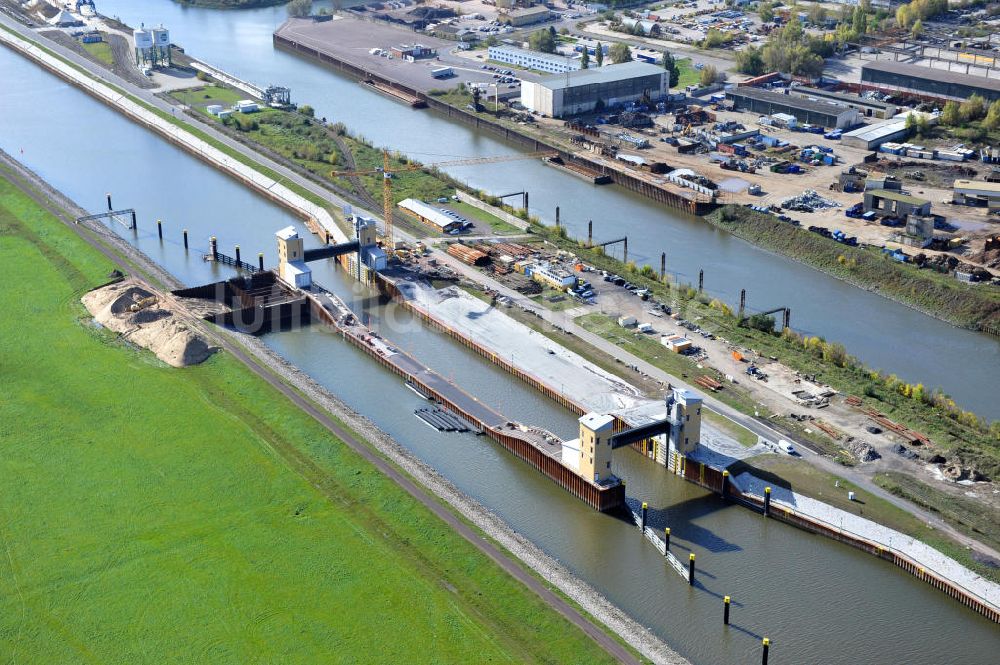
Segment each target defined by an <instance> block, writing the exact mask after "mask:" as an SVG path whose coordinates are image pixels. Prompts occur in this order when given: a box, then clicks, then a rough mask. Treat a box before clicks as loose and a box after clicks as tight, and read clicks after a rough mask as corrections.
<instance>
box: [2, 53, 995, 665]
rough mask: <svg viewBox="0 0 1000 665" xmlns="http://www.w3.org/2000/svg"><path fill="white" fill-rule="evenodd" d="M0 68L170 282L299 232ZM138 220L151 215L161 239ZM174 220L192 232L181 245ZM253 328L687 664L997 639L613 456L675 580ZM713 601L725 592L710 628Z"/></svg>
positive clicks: (10, 148) (467, 439) (433, 348)
mask: <svg viewBox="0 0 1000 665" xmlns="http://www.w3.org/2000/svg"><path fill="white" fill-rule="evenodd" d="M0 71H3V72H4V76H5V81H6V82H7V83H8V88H7V89H8V94H5V95H4V96H2V97H0V118H3V123H2V124H0V147H2V148H3V149H4V150H6V151H7V152H9V153H11V154H13V155H17V156H19V157H20V158H21V159H22V160H23V161H24V162H25V163H26V164H27V165H28V166H29V167H30V168H32V169H34V170H35V171H37V172H38V173H39V174H40V175H42V176H43V177H44V178H46V179H47V180H48V181H49V182H51V183H52V184H53V185H54V186H56V187H58V188H59V189H61V190H62V191H64V192H66V193H67V194H68V195H69V196H70V197H72V198H74V199H75V200H77V201H78V202H80V203H81V204H82V205H84V206H86V207H88V208H89V209H92V210H100V209H102V208H103V207H104V193H105V192H108V191H110V192H112V193H113V195H114V200H115V204H116V206H121V207H125V206H130V207H135V208H136V209H137V210H139V212H140V214H139V224H140V229H139V231H138V232H137V233H135V234H133V233H132V232H130V231H127V230H125V229H123V228H118V230H119V232H120V233H121V234H122V236H123V237H125V238H127V239H129V240H130V241H131V242H133V243H134V244H135V245H136V246H138V247H139V248H141V249H142V250H144V251H145V252H146V253H148V254H149V255H151V256H153V257H154V258H155V259H156V260H158V261H160V262H161V263H162V264H163V265H164V266H165V267H167V268H168V269H169V270H170V271H172V272H173V273H174V274H176V275H177V276H178V277H179V278H181V279H182V280H183V281H184V282H185V283H187V284H197V283H202V282H205V281H208V280H213V279H220V278H225V277H229V276H231V275H232V273H231V272H229V271H227V270H225V269H223V268H221V267H219V266H214V265H211V264H206V263H205V262H204V261H202V259H201V251H203V250H204V249H205V248H206V247H207V238H208V237H209V236H210V235H217V236H218V237H219V239H220V247H221V248H222V249H227V248H230V247H231V246H232V245H233V244H235V243H237V242H239V243H240V244H241V245H242V247H243V249H244V251H245V252H247V253H248V254H253V253H256V252H257V251H259V250H263V251H265V253H266V254H267V261H268V262H269V263H271V264H273V263H274V260H275V257H274V253H273V245H274V236H273V233H274V231H275V229H277V228H280V227H282V226H285V225H287V224H294V225H296V226H297V227H299V229H300V232H301V233H303V235H305V236H306V237H307V238H309V242H310V243H314V241H313V240H312V238H311V236H310V235H309V234H308V232H306V231H305V229H303V228H302V226H301V225H300V224H299V223H298V222H297V220H295V219H294V218H293V217H292V216H291V215H289V214H287V213H286V212H284V211H283V210H281V209H279V208H277V207H275V206H273V205H272V204H270V203H269V202H267V201H264V200H263V199H261V198H259V197H257V196H255V195H253V194H252V193H250V192H249V191H248V190H246V189H245V188H244V187H243V186H241V185H239V184H237V183H235V182H234V181H232V180H230V179H227V178H226V177H224V176H221V175H219V174H217V173H216V172H215V171H214V170H212V169H211V168H210V167H208V166H206V165H204V164H202V163H201V162H199V161H197V160H196V159H194V158H193V157H190V156H188V155H186V154H184V153H183V152H181V151H179V150H178V149H176V148H174V147H173V146H171V145H169V144H167V143H165V142H163V141H162V140H160V139H159V138H157V137H156V136H154V135H152V134H150V133H148V132H146V131H145V130H143V129H141V128H139V127H137V126H135V125H133V124H132V123H130V122H129V121H127V120H125V119H124V118H122V117H121V116H119V115H118V114H116V113H115V112H113V111H111V110H110V109H107V108H105V107H104V106H103V105H101V104H99V103H98V102H96V101H94V100H92V99H90V98H89V97H87V96H85V95H84V94H83V93H81V92H79V91H77V90H75V89H73V88H70V87H68V86H66V85H65V84H63V83H61V82H59V81H57V80H56V79H54V78H53V77H51V76H50V75H49V74H47V73H45V72H43V71H42V70H40V69H38V68H36V67H35V66H34V65H32V64H30V63H28V62H27V61H25V60H23V59H21V58H20V57H19V56H17V55H14V54H12V53H10V52H9V51H7V50H5V49H0ZM22 148H23V150H24V152H23V154H22V153H21V150H22ZM154 216H155V217H161V218H163V219H164V220H165V226H166V240H165V241H164V243H162V244H161V243H160V242H159V241H158V240H157V238H156V234H155V228H154V223H155V221H154ZM182 227H186V228H188V229H189V230H190V231H191V235H192V240H193V245H192V249H191V251H190V252H188V253H185V252H184V250H183V247H182V246H181V244H180V242H179V239H180V228H182ZM316 277H317V280H318V281H320V282H322V283H323V284H324V285H326V286H328V287H330V288H331V289H333V290H335V291H337V292H339V293H341V294H344V295H345V296H348V297H349V298H350V299H351V300H352V302H354V303H355V305H356V306H359V307H360V306H363V304H364V303H366V302H371V299H370V298H367V299H366V296H370V295H371V294H365V293H363V292H357V291H356V289H357V286H356V285H354V284H353V283H352V282H351V281H350V280H349V279H348V278H347V277H345V276H344V275H343V274H341V273H338V272H335V271H334V270H332V268H331V267H330V266H329V265H322V264H320V265H318V266H317V269H316ZM366 314H367V315H369V316H370V317H372V319H373V321H374V322H375V323H376V324H377V325H380V326H384V330H385V332H386V335H387V336H388V337H390V338H391V339H393V341H395V342H397V343H399V344H400V345H401V346H402V347H404V348H405V349H407V350H409V351H411V352H412V353H414V354H415V355H416V356H417V357H418V358H420V359H421V360H423V361H424V362H426V363H427V364H429V365H431V366H432V367H434V368H435V369H437V370H438V371H440V372H441V373H442V374H444V375H446V376H450V377H452V378H454V379H455V380H456V381H458V382H460V383H461V384H462V385H463V386H465V387H466V388H467V389H468V390H469V391H470V392H471V393H472V394H474V395H476V396H477V397H479V398H480V399H482V400H484V401H486V402H487V403H489V404H492V405H496V406H498V407H500V408H501V409H502V410H503V411H505V412H506V413H508V414H511V415H516V416H517V417H519V418H521V419H522V420H524V421H527V422H531V423H533V424H538V425H542V426H545V427H547V428H549V429H551V430H553V431H554V432H556V433H558V434H562V435H568V434H571V433H572V432H573V430H574V418H573V417H572V415H571V414H569V413H567V412H566V411H565V410H564V409H562V408H561V407H558V406H556V405H555V404H554V403H552V402H550V401H549V400H547V399H545V398H542V397H541V396H540V395H538V394H537V393H535V392H533V391H531V390H530V389H528V388H527V387H525V386H524V385H522V384H521V383H520V382H517V381H516V380H514V379H512V378H511V377H509V376H507V375H506V374H504V373H503V372H500V371H499V370H498V369H496V368H495V367H493V366H492V365H489V364H487V363H486V362H485V361H483V360H482V359H480V358H479V357H478V356H476V355H474V354H472V352H471V351H469V350H467V349H465V348H464V347H461V346H459V345H457V344H455V343H453V342H452V341H451V340H449V339H448V338H446V337H445V336H443V335H442V334H440V333H438V332H435V331H432V330H429V329H427V328H424V327H422V326H421V325H419V323H418V322H415V321H413V320H411V319H410V317H409V315H408V313H406V312H405V311H404V310H401V309H400V308H398V307H395V306H393V305H388V306H380V305H378V304H373V305H370V306H369V307H368V308H367V310H366ZM265 339H266V342H267V343H268V344H269V345H270V346H271V347H272V348H274V349H275V350H277V351H278V352H279V353H281V354H282V355H283V356H285V357H286V358H288V359H289V360H290V361H292V362H294V363H295V364H296V365H298V366H300V367H302V368H303V369H304V370H305V371H307V372H308V373H310V374H311V375H312V376H313V377H314V378H316V379H317V380H318V381H320V382H321V383H323V384H324V385H326V386H327V387H329V388H330V389H331V390H332V391H333V392H334V393H335V394H337V395H338V396H340V397H341V398H343V399H344V400H345V401H346V402H347V403H349V404H350V405H351V406H352V407H354V408H355V409H357V410H358V411H359V412H361V413H363V414H365V415H366V416H368V417H369V418H371V419H372V420H373V421H374V422H375V423H376V424H377V425H378V426H379V427H381V428H382V429H384V430H385V431H387V432H388V433H389V434H391V435H392V436H394V437H395V438H396V439H397V440H398V441H399V442H400V443H401V444H402V445H404V446H406V447H407V448H408V449H410V450H411V451H413V453H414V454H416V455H417V456H418V457H420V458H421V459H423V460H424V461H425V462H427V463H429V464H430V465H432V466H433V467H435V468H436V469H438V470H439V471H440V472H441V473H442V474H444V475H445V476H446V477H448V478H449V479H450V480H451V481H452V482H454V483H455V484H456V485H457V486H458V487H459V488H460V489H461V490H463V491H464V492H466V493H468V494H469V495H471V496H473V497H475V498H476V499H478V500H479V501H481V502H482V503H483V504H485V505H486V506H488V507H489V508H491V509H492V510H494V511H495V512H497V513H498V514H499V515H500V516H501V517H502V518H503V519H504V520H506V521H507V522H508V523H509V524H510V525H511V526H512V527H513V528H514V529H516V530H517V531H518V532H520V533H522V534H524V535H525V536H526V537H528V538H529V539H531V540H532V541H533V542H535V543H536V544H537V545H538V546H539V547H541V548H542V549H543V550H545V551H546V552H547V553H548V554H550V555H551V556H553V557H555V558H556V559H558V560H560V561H561V562H562V563H563V564H565V565H566V566H567V567H568V568H569V569H570V570H572V571H573V572H574V573H575V574H577V575H579V576H580V577H581V578H582V579H584V580H586V581H587V582H588V583H590V584H592V585H593V586H594V587H595V588H597V589H598V590H599V591H600V592H602V593H603V594H605V595H606V596H607V597H608V598H609V599H610V600H611V601H612V602H614V603H615V604H617V605H618V606H619V607H621V608H623V609H624V610H625V611H626V612H628V613H629V614H630V615H631V616H633V617H634V618H635V619H636V620H638V621H639V622H640V623H642V624H644V625H646V626H648V627H649V628H650V629H651V630H652V631H653V632H654V633H656V634H657V635H659V636H660V637H662V638H663V639H664V640H666V641H667V642H668V643H669V644H671V646H673V647H674V648H675V649H677V650H678V651H680V652H681V653H682V654H684V655H685V656H687V657H688V658H690V659H691V660H692V661H693V662H695V663H696V664H697V665H724V664H730V663H750V662H756V660H757V659H758V658H759V650H760V646H759V645H760V638H761V637H762V636H764V635H766V636H768V637H770V638H771V639H772V640H773V642H774V647H773V651H772V660H771V662H772V663H812V662H822V663H831V664H837V665H841V664H842V665H848V664H856V663H862V662H866V663H867V662H892V663H904V662H905V663H911V664H927V665H931V664H936V663H944V662H948V663H952V662H954V663H966V662H969V663H978V662H983V661H984V656H986V655H987V654H989V653H995V652H996V649H997V647H1000V631H998V630H997V628H996V626H994V625H993V624H990V623H989V622H987V621H986V619H984V618H983V617H980V616H979V615H977V614H974V613H972V612H970V611H968V610H967V609H965V608H963V607H961V606H960V605H959V604H958V603H956V602H954V601H952V600H951V599H949V598H947V597H945V596H944V595H942V594H940V593H939V592H936V591H934V590H933V589H932V588H931V587H930V586H928V585H926V584H922V583H920V582H918V581H916V580H915V579H914V578H912V577H910V576H908V575H905V574H903V573H902V572H900V571H898V570H897V569H895V568H893V567H890V566H889V565H887V564H885V563H884V562H880V561H878V560H875V559H874V558H872V557H869V556H865V555H863V554H861V553H860V552H858V551H856V550H853V549H850V548H847V547H845V546H842V545H839V544H836V543H833V542H831V541H829V540H825V539H822V538H819V537H816V536H811V535H808V534H806V533H804V532H802V531H798V530H796V529H793V528H791V527H787V526H785V525H782V524H779V523H776V522H773V521H768V520H764V519H763V518H761V517H760V516H759V515H756V514H755V513H752V512H750V511H748V510H746V509H743V508H738V507H733V506H729V505H726V504H724V503H723V502H722V501H721V500H720V499H719V498H718V497H716V496H713V495H710V494H707V493H706V492H704V491H702V490H700V489H698V488H696V487H694V486H692V485H690V484H688V483H686V482H684V481H681V480H679V479H677V478H675V477H673V476H671V475H669V474H668V473H667V472H666V470H665V469H663V468H661V467H657V466H655V465H653V464H652V463H650V462H648V461H647V460H645V459H644V458H642V457H641V456H639V455H637V454H635V453H633V452H631V451H627V450H626V451H622V452H621V453H620V454H617V455H616V458H615V463H614V464H615V471H616V473H617V474H619V475H620V476H622V477H624V478H626V479H627V480H628V488H629V494H630V496H632V497H634V498H637V499H639V500H645V501H648V502H649V504H650V506H651V508H652V510H653V516H652V520H651V521H652V523H653V524H654V525H655V526H657V527H663V526H670V527H671V529H672V532H673V540H672V543H673V544H672V547H673V548H674V551H675V553H677V554H678V555H679V556H680V557H681V558H682V559H683V558H684V554H685V553H686V552H687V551H692V552H694V553H696V555H697V562H698V580H699V582H698V585H696V586H695V588H693V589H692V588H690V587H689V586H688V585H687V584H686V582H685V581H683V580H682V579H680V578H679V577H678V576H677V574H676V573H674V572H673V570H672V569H671V568H669V567H668V566H667V565H666V564H665V563H664V561H663V559H662V558H661V557H660V556H659V554H658V553H657V552H656V550H655V549H654V548H653V547H652V546H650V545H649V544H648V543H647V542H645V541H644V540H643V539H642V538H641V537H640V536H639V534H638V532H637V530H636V529H635V528H634V527H632V526H630V525H628V524H626V523H625V522H622V521H620V520H617V519H615V518H612V517H608V516H605V515H601V514H598V513H596V512H594V511H592V510H590V509H589V508H587V507H586V506H585V505H584V504H583V503H582V502H580V501H578V500H577V499H575V498H573V497H572V496H571V495H569V494H568V493H566V492H564V491H562V490H560V489H559V488H557V487H556V486H555V485H554V484H552V483H551V482H550V481H548V480H547V479H545V478H544V477H543V476H541V475H540V474H538V473H537V472H535V471H533V470H531V469H530V468H529V467H528V466H527V465H525V464H523V463H522V462H520V461H518V460H516V459H515V458H513V457H512V456H510V455H509V454H507V453H505V452H504V451H502V449H500V448H499V447H498V446H496V445H494V444H492V443H491V442H489V441H488V440H486V439H484V438H481V437H475V436H472V435H457V434H442V433H438V432H436V431H434V430H432V429H430V428H428V427H427V426H425V425H424V424H423V423H421V422H420V421H419V420H417V419H416V418H415V417H414V416H413V413H412V412H413V409H415V408H417V407H419V406H421V404H422V402H421V400H420V399H419V398H418V397H417V396H415V395H414V394H413V393H412V392H410V391H409V390H407V389H406V388H405V387H404V386H403V385H402V383H401V382H400V381H399V380H398V378H397V377H395V376H393V375H391V374H389V373H388V372H386V371H384V370H382V369H381V368H379V367H378V366H377V365H376V364H374V363H372V362H371V361H370V360H368V359H367V358H366V357H365V356H363V355H362V354H361V352H360V351H358V350H356V349H354V348H353V347H351V346H349V345H347V344H345V343H344V342H343V341H342V340H340V339H338V338H337V337H336V336H334V335H330V334H328V333H325V332H323V331H322V330H319V329H313V328H305V329H302V330H298V331H291V332H286V333H278V334H272V335H269V336H267V337H266V338H265ZM723 595H731V596H732V597H733V599H734V606H733V625H732V626H731V627H730V628H729V629H728V630H727V629H724V628H723V627H722V625H721V614H722V596H723Z"/></svg>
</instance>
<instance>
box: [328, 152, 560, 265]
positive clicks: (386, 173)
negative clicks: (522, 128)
mask: <svg viewBox="0 0 1000 665" xmlns="http://www.w3.org/2000/svg"><path fill="white" fill-rule="evenodd" d="M558 154H559V153H557V152H555V151H553V150H542V151H538V152H524V153H520V154H516V155H494V156H492V157H469V158H466V159H452V160H447V161H443V162H432V163H430V164H407V165H405V166H399V167H398V168H390V164H389V151H388V150H382V168H381V169H378V168H376V169H367V170H364V171H331V172H330V175H331V176H332V177H334V178H350V177H353V176H365V175H376V174H382V214H383V216H384V219H385V233H386V238H387V240H388V242H389V245H390V249H389V251H390V252H391V251H392V245H393V242H394V238H393V227H392V210H393V205H392V174H393V173H400V172H407V171H423V170H426V169H431V168H436V167H439V166H471V165H475V164H496V163H499V162H513V161H516V160H520V159H540V158H544V157H555V156H558Z"/></svg>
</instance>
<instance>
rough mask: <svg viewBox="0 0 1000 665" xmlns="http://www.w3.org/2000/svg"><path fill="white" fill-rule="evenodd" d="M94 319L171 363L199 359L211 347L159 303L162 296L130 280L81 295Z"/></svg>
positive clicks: (207, 354)
mask: <svg viewBox="0 0 1000 665" xmlns="http://www.w3.org/2000/svg"><path fill="white" fill-rule="evenodd" d="M82 301H83V304H84V305H85V306H86V307H87V310H88V311H89V312H90V313H91V315H93V317H94V319H95V320H96V321H97V322H98V323H100V324H101V325H103V326H104V327H106V328H108V329H109V330H112V331H114V332H116V333H118V334H119V335H121V336H122V337H124V338H126V339H128V340H129V341H131V342H132V343H133V344H137V345H139V346H141V347H144V348H147V349H149V350H150V351H152V352H153V353H155V354H156V357H157V358H159V359H160V360H162V361H163V362H165V363H167V364H169V365H173V366H174V367H185V366H187V365H196V364H198V363H200V362H203V361H204V360H205V359H206V358H208V357H209V356H210V355H212V353H214V352H215V351H216V349H215V348H213V347H211V346H209V344H208V343H207V342H206V341H205V340H204V339H203V338H202V337H201V336H200V335H198V333H197V332H195V331H194V330H193V329H192V328H191V327H190V326H189V325H188V324H187V323H186V322H184V321H183V320H181V319H179V318H178V317H177V316H175V315H174V313H173V312H171V311H170V310H168V309H165V308H164V307H163V306H162V304H161V303H162V299H161V298H160V297H159V296H158V295H157V294H155V293H153V292H152V291H150V290H149V289H147V288H146V287H144V286H142V285H140V284H138V283H137V282H134V281H124V282H120V283H118V284H111V285H109V286H105V287H103V288H100V289H95V290H93V291H91V292H89V293H87V294H86V295H84V296H83V298H82Z"/></svg>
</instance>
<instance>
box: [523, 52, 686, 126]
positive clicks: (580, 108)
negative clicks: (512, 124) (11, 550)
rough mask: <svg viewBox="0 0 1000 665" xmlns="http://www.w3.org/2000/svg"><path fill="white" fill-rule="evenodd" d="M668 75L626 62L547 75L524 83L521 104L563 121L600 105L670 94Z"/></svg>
mask: <svg viewBox="0 0 1000 665" xmlns="http://www.w3.org/2000/svg"><path fill="white" fill-rule="evenodd" d="M666 74H667V72H665V71H664V69H663V68H662V67H660V66H658V65H651V64H649V63H646V62H623V63H621V64H618V65H608V66H606V67H597V68H594V69H581V70H579V71H575V72H569V73H566V74H555V75H552V76H546V77H544V78H542V79H541V80H538V81H522V83H521V104H522V105H523V106H524V107H525V108H527V109H529V110H531V111H535V112H536V113H540V114H542V115H545V116H550V117H553V118H561V117H564V116H567V115H574V114H576V113H586V112H588V111H593V110H594V108H595V107H596V106H597V105H598V103H603V104H605V105H607V106H611V105H614V104H624V103H627V102H634V101H637V100H638V99H640V98H641V97H642V96H643V94H644V93H646V94H648V95H649V96H650V98H652V99H654V100H655V99H659V98H660V97H662V96H664V95H666V94H667V90H668V85H667V84H668V79H667V76H666Z"/></svg>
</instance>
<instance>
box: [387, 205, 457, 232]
mask: <svg viewBox="0 0 1000 665" xmlns="http://www.w3.org/2000/svg"><path fill="white" fill-rule="evenodd" d="M399 207H400V208H402V209H403V210H405V211H406V212H408V213H410V214H411V215H413V216H414V217H416V218H417V219H419V220H420V221H421V222H423V223H424V224H426V225H427V226H430V227H432V228H435V229H437V230H439V231H443V232H444V233H451V232H453V231H459V230H461V228H462V222H461V220H458V219H453V218H452V217H449V216H448V215H446V214H445V213H444V212H442V211H441V210H438V209H437V208H432V207H431V206H429V205H427V204H426V203H424V202H423V201H418V200H417V199H403V200H402V201H400V202H399Z"/></svg>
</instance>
